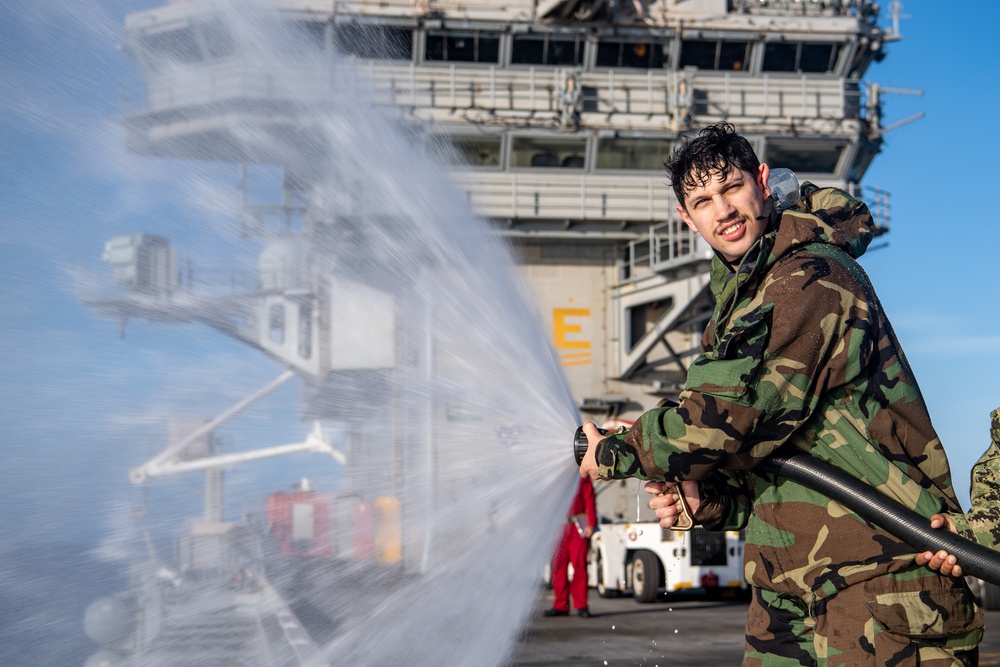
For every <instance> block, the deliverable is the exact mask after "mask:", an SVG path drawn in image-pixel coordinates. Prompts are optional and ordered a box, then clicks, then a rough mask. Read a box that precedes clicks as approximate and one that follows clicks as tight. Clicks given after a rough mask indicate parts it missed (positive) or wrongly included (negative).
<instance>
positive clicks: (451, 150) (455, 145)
mask: <svg viewBox="0 0 1000 667" xmlns="http://www.w3.org/2000/svg"><path fill="white" fill-rule="evenodd" d="M500 139H501V137H500V135H495V136H490V135H472V136H459V135H453V134H438V135H432V136H430V137H429V140H430V148H431V150H433V151H434V152H435V153H439V154H440V155H441V157H443V158H444V159H445V160H446V161H448V162H450V163H451V164H455V165H459V166H464V167H499V166H500Z"/></svg>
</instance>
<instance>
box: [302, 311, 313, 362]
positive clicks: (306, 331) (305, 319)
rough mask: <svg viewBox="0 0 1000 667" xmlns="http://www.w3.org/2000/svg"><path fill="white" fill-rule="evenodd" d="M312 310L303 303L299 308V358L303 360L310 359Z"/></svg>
mask: <svg viewBox="0 0 1000 667" xmlns="http://www.w3.org/2000/svg"><path fill="white" fill-rule="evenodd" d="M312 320H313V309H312V306H311V305H310V304H306V303H303V304H301V305H300V306H299V356H300V357H302V358H303V359H309V358H310V357H312V349H313V338H312Z"/></svg>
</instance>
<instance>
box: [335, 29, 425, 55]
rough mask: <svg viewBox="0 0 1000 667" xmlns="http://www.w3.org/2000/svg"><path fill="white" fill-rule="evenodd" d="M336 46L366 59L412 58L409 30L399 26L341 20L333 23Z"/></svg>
mask: <svg viewBox="0 0 1000 667" xmlns="http://www.w3.org/2000/svg"><path fill="white" fill-rule="evenodd" d="M336 40H337V48H338V49H340V50H341V51H342V52H343V53H346V54H348V55H352V56H356V57H358V58H364V59H366V60H412V59H413V31H412V30H410V29H409V28H404V27H400V26H386V25H364V24H360V23H343V24H341V25H338V26H337V31H336Z"/></svg>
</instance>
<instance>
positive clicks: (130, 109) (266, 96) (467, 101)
mask: <svg viewBox="0 0 1000 667" xmlns="http://www.w3.org/2000/svg"><path fill="white" fill-rule="evenodd" d="M361 71H362V72H363V73H364V74H367V78H368V79H369V80H370V81H371V82H372V83H374V88H375V92H374V95H375V100H376V101H377V102H380V103H383V104H396V105H399V106H402V107H404V108H410V109H431V110H440V111H445V112H449V113H450V112H453V111H454V110H456V109H485V110H489V111H490V112H493V113H504V114H518V115H528V114H537V113H543V114H557V113H559V111H560V109H561V108H562V107H563V104H564V99H563V96H564V94H565V89H566V80H567V78H568V77H569V76H571V75H575V76H576V85H579V87H580V88H579V90H580V93H581V95H580V99H579V101H578V103H577V110H578V111H579V112H580V113H581V114H587V113H594V114H601V115H607V114H627V115H638V116H646V117H663V118H664V120H665V123H664V124H665V125H669V124H674V125H676V124H677V123H678V122H679V121H680V120H681V119H687V118H690V119H691V120H692V121H693V122H695V123H696V124H697V123H703V122H711V121H713V120H714V119H718V118H747V119H757V120H758V121H759V120H760V119H767V118H775V119H783V120H785V119H807V118H823V119H827V120H829V119H833V120H839V119H845V118H858V117H860V116H861V114H862V113H863V107H862V104H861V98H862V95H861V92H860V90H859V86H858V83H857V82H855V81H851V80H847V79H843V78H837V77H830V76H822V75H812V76H805V75H803V76H795V75H766V74H765V75H762V76H751V75H743V74H736V73H730V72H726V73H719V72H698V71H682V72H676V71H667V70H658V71H653V70H649V71H647V72H645V73H623V72H621V71H620V70H609V71H606V72H580V71H578V70H575V69H574V70H567V69H561V68H547V67H527V68H523V69H507V68H501V67H496V66H490V67H474V66H458V65H456V64H450V65H446V66H417V65H416V64H414V63H409V64H389V63H377V62H374V61H364V62H363V63H362V64H361ZM354 76H355V71H354V70H353V69H351V68H348V67H342V66H341V67H338V66H332V65H323V64H319V65H308V64H304V65H302V66H301V67H297V68H295V69H294V71H274V72H269V71H262V70H260V69H257V68H250V67H249V66H247V65H246V64H245V63H240V62H233V61H231V62H216V63H210V64H203V65H199V66H197V67H189V68H183V69H177V70H165V71H163V72H159V73H153V74H150V75H149V76H148V78H147V80H146V81H145V85H144V88H143V90H142V92H141V93H137V92H136V91H134V90H129V91H128V92H127V93H123V96H122V113H123V115H124V116H125V117H126V118H133V117H137V116H140V115H144V114H156V113H164V112H170V111H174V110H182V109H190V108H192V107H199V106H201V107H206V112H208V113H211V112H212V110H213V107H214V106H215V105H217V104H220V103H226V102H230V103H237V102H243V103H252V104H260V103H262V102H263V103H269V104H277V105H281V106H282V107H284V108H289V109H295V108H297V107H301V111H300V113H302V114H309V113H314V112H316V111H318V110H319V109H320V108H321V106H318V105H319V104H320V103H322V102H326V101H329V100H330V99H334V98H336V95H337V93H338V91H342V90H344V84H345V83H346V82H347V79H348V78H349V77H350V78H353V77H354ZM353 89H354V88H352V90H353ZM361 92H362V94H363V89H361ZM314 105H316V106H314ZM268 108H270V107H264V106H261V107H260V109H262V110H267V109H268ZM310 109H312V111H310Z"/></svg>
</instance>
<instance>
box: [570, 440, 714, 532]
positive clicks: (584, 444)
mask: <svg viewBox="0 0 1000 667" xmlns="http://www.w3.org/2000/svg"><path fill="white" fill-rule="evenodd" d="M597 431H598V432H599V433H600V434H601V435H607V434H608V433H609V431H608V430H607V429H603V428H599V429H597ZM588 446H589V442H588V441H587V434H586V433H584V432H583V427H582V426H578V427H577V429H576V434H575V435H574V436H573V456H574V458H575V459H576V464H577V465H580V464H581V463H583V457H584V456H586V454H587V448H588ZM671 494H672V495H673V496H674V497H675V498H676V502H677V521H676V522H675V523H674V525H673V526H671V527H670V528H671V530H691V529H692V528H693V527H694V519H693V518H692V517H691V508H689V507H688V504H687V501H686V500H685V499H684V494H683V493H681V489H680V485H678V486H675V487H673V489H672V490H671V491H669V492H668V493H664V494H661V495H671Z"/></svg>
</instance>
